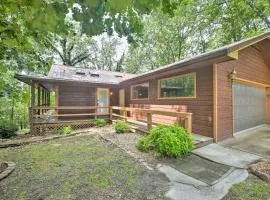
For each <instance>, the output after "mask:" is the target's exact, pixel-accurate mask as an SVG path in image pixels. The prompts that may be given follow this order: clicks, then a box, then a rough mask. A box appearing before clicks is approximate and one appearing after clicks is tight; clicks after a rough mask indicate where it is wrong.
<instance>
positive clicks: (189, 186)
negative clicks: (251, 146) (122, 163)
mask: <svg viewBox="0 0 270 200" xmlns="http://www.w3.org/2000/svg"><path fill="white" fill-rule="evenodd" d="M192 153H193V154H195V155H197V156H199V157H201V158H203V159H205V160H208V161H209V162H210V161H213V162H215V163H219V164H223V165H227V166H228V167H230V169H229V170H228V171H227V173H225V174H224V175H223V176H221V177H220V178H219V179H218V180H216V181H215V182H213V183H212V184H207V183H206V182H202V181H200V180H198V179H195V178H192V177H191V176H188V175H186V174H184V173H182V172H180V171H178V170H176V169H174V168H172V167H171V166H168V165H158V166H157V168H158V170H159V171H160V172H163V173H164V174H165V175H166V176H167V178H168V179H169V180H170V181H171V186H170V189H169V191H168V192H167V194H166V196H167V197H169V198H171V199H173V200H190V199H192V200H201V199H204V200H219V199H222V198H223V197H224V196H225V195H226V194H227V193H228V191H229V189H230V188H231V187H232V185H233V184H236V183H239V182H241V181H244V180H245V179H246V178H247V177H248V171H247V170H246V169H247V167H248V165H249V164H251V163H254V162H256V161H258V160H261V159H262V157H261V156H258V155H254V154H251V153H247V152H243V151H240V150H236V149H231V148H226V147H224V146H221V145H219V144H209V145H207V146H204V147H201V148H198V149H195V150H193V151H192ZM197 165H198V167H199V166H200V163H197ZM194 173H196V172H194Z"/></svg>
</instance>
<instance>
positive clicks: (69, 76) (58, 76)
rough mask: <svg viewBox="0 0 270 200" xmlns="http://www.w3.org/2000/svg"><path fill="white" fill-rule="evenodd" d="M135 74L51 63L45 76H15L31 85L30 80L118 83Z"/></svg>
mask: <svg viewBox="0 0 270 200" xmlns="http://www.w3.org/2000/svg"><path fill="white" fill-rule="evenodd" d="M135 76H136V75H135V74H128V73H122V72H113V71H106V70H93V69H85V68H78V67H71V66H65V65H53V66H52V67H51V69H50V71H49V73H48V75H47V76H42V75H39V74H35V75H34V74H31V75H24V74H15V78H17V79H18V80H20V81H22V82H24V83H26V84H29V85H31V81H32V80H33V81H39V82H47V83H49V82H50V83H52V82H77V83H96V84H111V85H118V84H119V83H120V82H121V81H124V80H127V79H130V78H133V77H135Z"/></svg>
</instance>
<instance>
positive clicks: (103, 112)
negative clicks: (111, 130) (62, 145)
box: [30, 106, 192, 133]
mask: <svg viewBox="0 0 270 200" xmlns="http://www.w3.org/2000/svg"><path fill="white" fill-rule="evenodd" d="M63 110H64V111H67V110H70V111H72V110H73V112H74V111H75V113H72V112H71V113H63V112H61V111H63ZM79 110H82V113H77V112H78V111H79ZM86 111H87V112H86ZM115 111H117V112H115ZM128 113H144V114H145V115H146V121H144V122H145V123H146V124H147V130H150V129H151V128H152V126H153V125H154V124H155V122H153V115H163V116H170V117H176V118H181V119H183V120H184V128H185V129H186V130H187V131H188V132H189V133H191V132H192V113H188V112H177V111H164V110H153V109H141V108H131V107H118V106H109V107H108V106H107V107H106V106H104V107H102V106H34V107H33V108H30V122H32V123H33V122H34V121H35V119H43V118H49V117H53V118H59V117H60V118H65V117H74V118H76V117H87V116H94V117H97V116H109V118H110V120H113V117H118V118H122V119H124V120H125V121H126V122H127V121H128V120H129V119H130V118H129V117H128ZM132 121H134V120H132Z"/></svg>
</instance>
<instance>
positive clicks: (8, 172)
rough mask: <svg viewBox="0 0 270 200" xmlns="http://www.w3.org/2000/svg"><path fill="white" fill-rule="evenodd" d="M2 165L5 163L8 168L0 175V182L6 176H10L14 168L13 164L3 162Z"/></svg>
mask: <svg viewBox="0 0 270 200" xmlns="http://www.w3.org/2000/svg"><path fill="white" fill-rule="evenodd" d="M3 163H6V164H7V165H8V166H7V168H6V169H5V170H4V171H3V172H2V173H0V181H1V180H2V179H4V178H6V177H7V176H8V175H10V174H11V173H12V172H13V171H14V169H15V166H16V164H15V163H14V162H3Z"/></svg>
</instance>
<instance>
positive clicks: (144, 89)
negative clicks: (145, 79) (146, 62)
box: [131, 83, 149, 99]
mask: <svg viewBox="0 0 270 200" xmlns="http://www.w3.org/2000/svg"><path fill="white" fill-rule="evenodd" d="M148 91H149V83H142V84H138V85H133V86H131V99H148Z"/></svg>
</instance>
